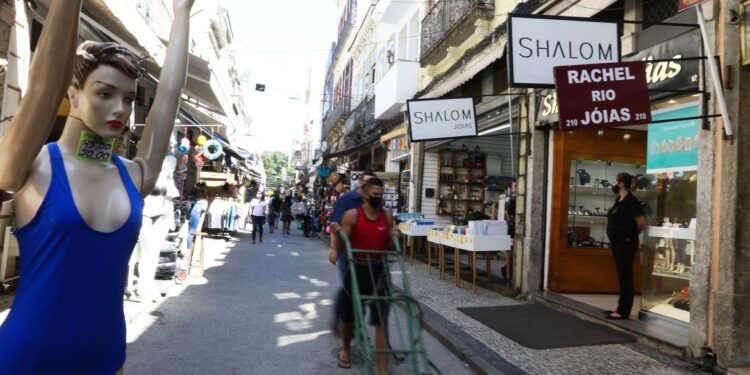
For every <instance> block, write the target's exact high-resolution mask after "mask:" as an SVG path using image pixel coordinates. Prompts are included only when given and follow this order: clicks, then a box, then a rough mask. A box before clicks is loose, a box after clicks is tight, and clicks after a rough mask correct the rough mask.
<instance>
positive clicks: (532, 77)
mask: <svg viewBox="0 0 750 375" xmlns="http://www.w3.org/2000/svg"><path fill="white" fill-rule="evenodd" d="M508 25H509V27H508V39H509V42H508V48H509V56H510V61H509V62H510V82H511V87H549V88H552V87H554V85H555V80H554V77H553V76H552V69H551V67H555V66H562V65H580V64H598V63H608V62H617V61H620V34H619V31H618V26H617V23H616V22H610V21H601V20H596V21H595V20H591V19H587V18H574V17H557V16H539V15H517V14H511V15H510V19H509V24H508Z"/></svg>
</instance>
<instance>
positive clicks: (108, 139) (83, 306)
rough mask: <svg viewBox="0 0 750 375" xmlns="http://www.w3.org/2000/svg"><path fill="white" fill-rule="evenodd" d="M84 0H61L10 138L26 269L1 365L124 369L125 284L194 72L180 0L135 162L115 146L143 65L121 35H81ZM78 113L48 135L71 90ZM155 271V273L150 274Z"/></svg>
mask: <svg viewBox="0 0 750 375" xmlns="http://www.w3.org/2000/svg"><path fill="white" fill-rule="evenodd" d="M82 3H83V1H82V0H69V1H51V2H49V10H48V12H47V15H46V17H45V24H44V29H43V30H42V32H41V35H40V36H39V42H38V44H37V47H36V50H35V54H34V60H33V62H32V65H31V71H30V74H29V77H28V79H29V82H28V91H27V92H25V95H24V98H23V101H21V103H20V105H19V107H18V109H17V111H16V112H15V115H14V116H13V118H12V120H11V122H10V125H9V126H8V130H7V131H6V132H5V134H3V137H2V139H0V150H2V152H0V190H2V191H10V192H13V193H14V196H13V198H14V206H15V213H16V219H17V223H18V228H17V229H16V230H15V232H14V234H15V236H16V238H17V240H18V244H19V247H20V254H21V259H22V260H23V262H22V266H21V267H22V272H21V276H20V281H19V284H18V289H17V293H16V298H15V300H14V302H13V308H12V309H11V311H10V314H9V315H8V317H7V318H6V319H5V321H4V322H3V324H2V326H0V367H1V368H2V370H0V371H2V373H3V374H60V373H65V374H121V373H122V369H123V366H124V364H125V354H126V353H125V352H126V350H125V349H126V341H125V319H124V315H123V298H122V293H123V291H124V290H125V283H126V273H127V270H128V260H129V259H130V255H131V253H132V251H133V248H134V247H135V244H136V241H137V239H138V235H139V231H140V228H141V224H142V220H143V218H142V213H143V197H146V196H148V195H149V194H150V193H151V191H152V190H153V188H154V186H155V184H156V182H157V179H158V177H159V175H160V173H161V169H162V163H163V161H164V158H165V156H166V150H167V148H168V146H169V139H170V136H171V135H172V131H173V125H174V119H175V114H176V113H177V106H178V103H179V101H180V92H181V90H182V88H183V86H184V84H185V79H186V75H187V65H188V64H187V59H188V44H189V41H190V35H189V34H190V33H189V29H190V10H191V8H192V5H193V0H174V1H173V5H172V6H173V9H172V10H173V13H172V14H173V15H174V17H173V21H172V28H171V33H170V35H169V37H168V38H167V40H168V41H169V42H168V44H167V49H166V52H165V54H164V56H165V58H164V65H163V66H162V68H163V69H162V71H161V75H160V77H159V80H158V81H159V87H158V89H157V91H156V98H155V100H154V101H153V105H152V107H151V112H150V113H151V114H150V115H149V116H148V118H146V124H145V127H144V128H143V131H142V139H143V140H144V141H143V142H142V144H141V145H140V147H139V149H138V153H137V154H136V156H135V161H131V160H126V159H121V158H120V157H118V156H117V155H116V154H114V153H113V146H114V143H115V142H116V140H117V139H118V138H119V137H120V135H121V134H122V132H123V131H125V129H126V128H127V123H128V121H129V120H130V115H131V113H132V111H133V102H134V101H135V97H136V87H137V80H138V79H139V78H140V77H141V75H142V74H143V72H144V69H143V67H142V66H141V65H140V61H141V58H140V57H139V56H138V55H136V54H135V53H133V52H132V51H129V50H128V49H127V48H126V47H124V46H121V45H119V44H116V43H108V42H106V43H99V42H92V41H86V42H83V43H82V44H81V45H79V46H78V49H76V43H77V41H78V24H79V17H80V12H81V5H82ZM66 92H67V94H68V95H67V96H68V97H69V99H70V106H69V107H70V113H69V114H68V117H67V119H66V120H65V126H64V130H63V132H62V135H61V136H60V138H59V140H58V141H57V142H54V143H50V144H48V145H46V146H45V145H44V142H45V141H46V140H47V139H48V138H49V136H50V134H51V132H52V129H53V128H54V126H55V121H54V118H55V115H56V114H57V111H58V107H59V105H60V102H61V101H62V99H63V97H64V96H65V93H66ZM150 277H153V275H150Z"/></svg>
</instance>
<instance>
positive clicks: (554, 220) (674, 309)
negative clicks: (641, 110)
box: [536, 33, 705, 337]
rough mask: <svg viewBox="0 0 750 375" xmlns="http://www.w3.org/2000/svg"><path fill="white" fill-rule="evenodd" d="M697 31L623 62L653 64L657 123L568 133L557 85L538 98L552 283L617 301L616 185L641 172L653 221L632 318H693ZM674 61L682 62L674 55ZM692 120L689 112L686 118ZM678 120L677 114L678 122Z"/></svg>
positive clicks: (585, 296)
mask: <svg viewBox="0 0 750 375" xmlns="http://www.w3.org/2000/svg"><path fill="white" fill-rule="evenodd" d="M696 40H699V36H697V35H695V34H693V33H688V34H684V35H682V36H680V37H677V38H674V39H670V40H667V41H664V42H662V43H659V44H657V45H655V46H653V47H651V48H648V49H645V50H643V51H641V52H640V53H637V54H635V55H634V56H631V57H628V58H625V59H624V60H631V61H638V60H646V61H649V60H658V62H653V63H649V64H647V82H648V85H649V90H650V100H651V110H652V124H649V125H647V126H646V125H643V126H629V127H623V128H608V129H598V130H597V129H590V130H583V131H576V132H570V131H561V130H557V129H554V130H552V129H551V127H550V126H552V127H554V126H555V124H556V122H557V108H556V98H555V96H554V95H555V94H554V92H553V91H551V90H550V91H543V92H542V93H541V95H539V96H538V102H537V113H536V120H537V121H536V123H537V125H538V126H541V127H545V128H546V129H547V130H544V131H545V132H547V137H548V139H549V149H548V151H549V161H548V164H547V165H548V173H547V176H548V184H547V200H548V202H547V220H546V225H547V233H546V237H547V243H546V251H545V265H546V266H545V274H544V277H543V280H544V281H543V285H544V288H545V289H546V290H549V291H553V292H557V293H560V294H563V295H564V296H566V297H568V298H570V299H573V300H576V301H579V302H583V303H586V304H590V305H594V306H596V307H599V308H601V309H604V310H609V309H612V307H614V306H616V304H617V292H618V282H617V275H616V272H615V268H614V259H613V257H612V253H611V251H610V248H609V239H608V238H607V235H606V225H607V218H606V213H607V210H608V209H609V208H610V207H611V206H612V205H613V203H614V201H615V195H614V194H613V192H612V191H611V189H610V186H611V183H612V181H613V179H614V178H615V175H616V174H618V173H621V172H625V173H629V174H631V175H633V176H635V177H636V181H637V185H638V189H637V190H636V191H635V193H634V195H635V196H636V197H637V198H638V199H639V200H640V201H641V202H642V206H643V208H644V211H645V213H646V215H647V220H648V226H647V228H646V230H645V231H644V232H643V234H642V235H641V243H642V248H641V250H640V251H639V254H638V256H637V257H636V262H635V264H634V268H633V271H634V275H635V281H636V293H639V294H640V296H636V303H635V308H634V312H633V318H640V319H643V320H651V319H653V318H656V319H657V320H659V319H667V320H669V321H671V322H673V323H677V324H678V325H679V324H683V325H684V329H683V330H682V331H681V332H682V333H683V334H684V335H685V337H687V324H688V323H689V322H690V280H691V276H690V275H691V273H690V270H691V268H692V267H693V265H694V261H695V256H694V254H695V246H696V240H697V238H696V225H697V220H696V217H697V216H698V215H697V213H696V210H697V205H698V202H697V183H698V173H697V171H698V142H699V141H698V133H699V130H700V129H701V128H702V124H703V121H704V120H703V119H695V118H694V117H698V116H701V115H705V112H704V111H703V110H702V104H701V99H702V97H701V96H700V95H699V94H698V85H699V81H700V77H701V74H700V69H699V63H698V62H697V61H686V60H679V58H680V57H694V56H699V55H700V49H699V45H698V44H697V43H695V41H696ZM669 59H677V60H672V61H669ZM685 118H692V119H685ZM673 120H676V121H673Z"/></svg>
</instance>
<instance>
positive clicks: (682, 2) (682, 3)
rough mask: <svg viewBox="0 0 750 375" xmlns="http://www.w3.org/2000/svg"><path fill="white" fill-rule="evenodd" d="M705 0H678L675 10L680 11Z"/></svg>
mask: <svg viewBox="0 0 750 375" xmlns="http://www.w3.org/2000/svg"><path fill="white" fill-rule="evenodd" d="M705 1H706V0H679V2H678V3H677V11H678V12H682V11H683V10H685V9H688V8H690V7H694V6H696V5H698V4H701V3H703V2H705Z"/></svg>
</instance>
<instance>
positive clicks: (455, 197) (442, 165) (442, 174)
mask: <svg viewBox="0 0 750 375" xmlns="http://www.w3.org/2000/svg"><path fill="white" fill-rule="evenodd" d="M486 176H487V156H486V155H485V154H483V153H481V152H466V151H454V150H442V151H440V152H438V183H437V186H438V189H437V190H438V192H437V194H436V199H437V205H436V206H437V214H438V215H450V216H452V217H453V220H454V221H464V220H466V219H468V218H470V217H471V214H472V213H474V212H480V213H482V214H484V206H485V187H486V186H485V178H486Z"/></svg>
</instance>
